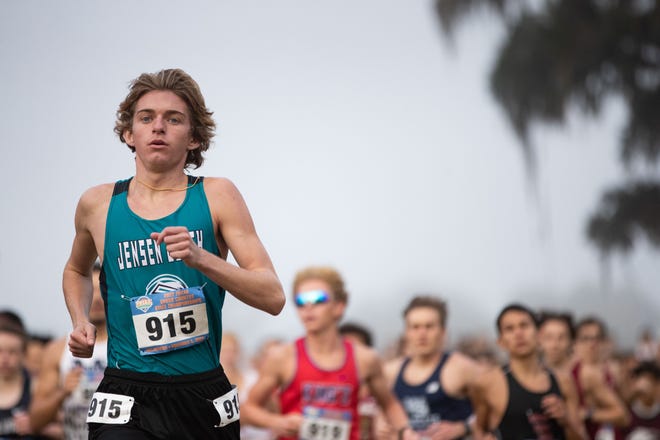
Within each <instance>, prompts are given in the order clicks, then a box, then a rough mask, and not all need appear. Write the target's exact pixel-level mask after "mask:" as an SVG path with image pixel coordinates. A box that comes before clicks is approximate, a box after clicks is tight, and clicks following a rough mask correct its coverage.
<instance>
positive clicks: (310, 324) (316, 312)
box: [295, 279, 345, 333]
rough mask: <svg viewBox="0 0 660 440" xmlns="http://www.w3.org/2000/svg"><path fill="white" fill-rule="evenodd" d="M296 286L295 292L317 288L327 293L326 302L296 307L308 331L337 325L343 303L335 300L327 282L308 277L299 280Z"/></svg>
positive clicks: (313, 331)
mask: <svg viewBox="0 0 660 440" xmlns="http://www.w3.org/2000/svg"><path fill="white" fill-rule="evenodd" d="M297 287H298V288H297V290H296V292H295V293H296V294H297V293H304V292H312V291H317V290H320V291H323V292H327V293H328V294H329V299H328V301H326V302H322V303H318V304H305V305H303V306H299V307H298V306H297V307H296V310H297V311H298V316H299V317H300V320H301V321H302V324H303V326H304V327H305V330H307V332H308V333H316V332H319V331H322V330H325V329H327V328H329V327H332V326H336V325H337V323H338V322H339V320H340V319H341V317H342V315H343V312H344V307H345V304H344V303H341V302H338V301H335V299H334V296H333V293H332V289H331V288H330V285H329V284H328V283H326V282H325V281H323V280H318V279H310V280H305V281H303V282H301V283H300V284H299V285H298V286H297Z"/></svg>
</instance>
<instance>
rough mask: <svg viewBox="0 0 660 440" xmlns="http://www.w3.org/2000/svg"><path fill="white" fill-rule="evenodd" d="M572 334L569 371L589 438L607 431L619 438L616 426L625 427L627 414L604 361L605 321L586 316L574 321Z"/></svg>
mask: <svg viewBox="0 0 660 440" xmlns="http://www.w3.org/2000/svg"><path fill="white" fill-rule="evenodd" d="M575 334H576V337H575V361H574V363H573V366H572V368H571V374H572V376H573V379H574V383H575V387H576V388H577V392H578V399H579V407H580V415H581V418H582V419H583V420H584V422H585V425H586V428H587V432H588V433H589V438H591V439H597V438H599V437H598V436H599V435H601V436H603V435H607V436H611V438H613V439H614V438H616V437H618V438H619V439H620V438H621V436H620V435H617V434H616V433H617V430H616V428H617V427H618V428H624V427H626V426H627V425H628V423H629V422H630V414H628V411H627V409H626V407H625V404H624V403H623V400H622V399H621V397H619V395H618V393H617V391H616V390H615V384H614V379H613V377H612V375H611V374H610V372H609V371H608V369H607V367H606V366H605V363H604V362H603V358H602V350H603V341H604V340H605V337H606V336H607V330H606V327H605V324H604V323H603V322H602V321H601V320H600V319H598V318H595V317H586V318H583V319H582V320H580V322H578V324H577V325H576V329H575ZM599 433H600V434H599Z"/></svg>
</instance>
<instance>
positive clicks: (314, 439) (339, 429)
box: [299, 407, 351, 440]
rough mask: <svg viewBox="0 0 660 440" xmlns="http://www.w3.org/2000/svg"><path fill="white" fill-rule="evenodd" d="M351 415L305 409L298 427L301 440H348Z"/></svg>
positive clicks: (318, 409) (326, 410) (328, 410)
mask: <svg viewBox="0 0 660 440" xmlns="http://www.w3.org/2000/svg"><path fill="white" fill-rule="evenodd" d="M350 433H351V413H350V412H348V411H339V410H331V409H325V408H314V407H306V408H305V409H304V411H303V422H302V426H301V427H300V435H299V438H300V439H301V440H348V438H349V437H350Z"/></svg>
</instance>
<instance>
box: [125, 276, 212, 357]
mask: <svg viewBox="0 0 660 440" xmlns="http://www.w3.org/2000/svg"><path fill="white" fill-rule="evenodd" d="M131 313H132V315H133V325H134V326H135V335H136V337H137V345H138V349H139V350H140V354H141V355H143V356H145V355H150V354H158V353H166V352H168V351H173V350H179V349H181V348H186V347H190V346H192V345H196V344H199V343H200V342H203V341H205V340H206V339H208V336H209V323H208V317H207V315H206V299H205V298H204V292H203V291H202V288H201V287H191V288H189V289H183V290H177V291H175V292H163V293H154V294H151V295H145V296H139V297H135V298H131Z"/></svg>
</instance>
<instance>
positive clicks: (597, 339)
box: [575, 324, 603, 362]
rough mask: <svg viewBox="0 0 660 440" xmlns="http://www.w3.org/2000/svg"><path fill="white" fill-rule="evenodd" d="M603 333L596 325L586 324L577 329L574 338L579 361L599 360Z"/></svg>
mask: <svg viewBox="0 0 660 440" xmlns="http://www.w3.org/2000/svg"><path fill="white" fill-rule="evenodd" d="M602 342H603V332H602V331H601V330H600V326H599V325H598V324H586V325H583V326H582V327H580V328H579V329H578V332H577V335H576V337H575V349H576V351H577V353H578V356H579V357H580V358H581V359H585V360H587V361H590V362H594V361H597V360H598V359H600V355H601V351H602V345H603V344H602Z"/></svg>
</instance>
